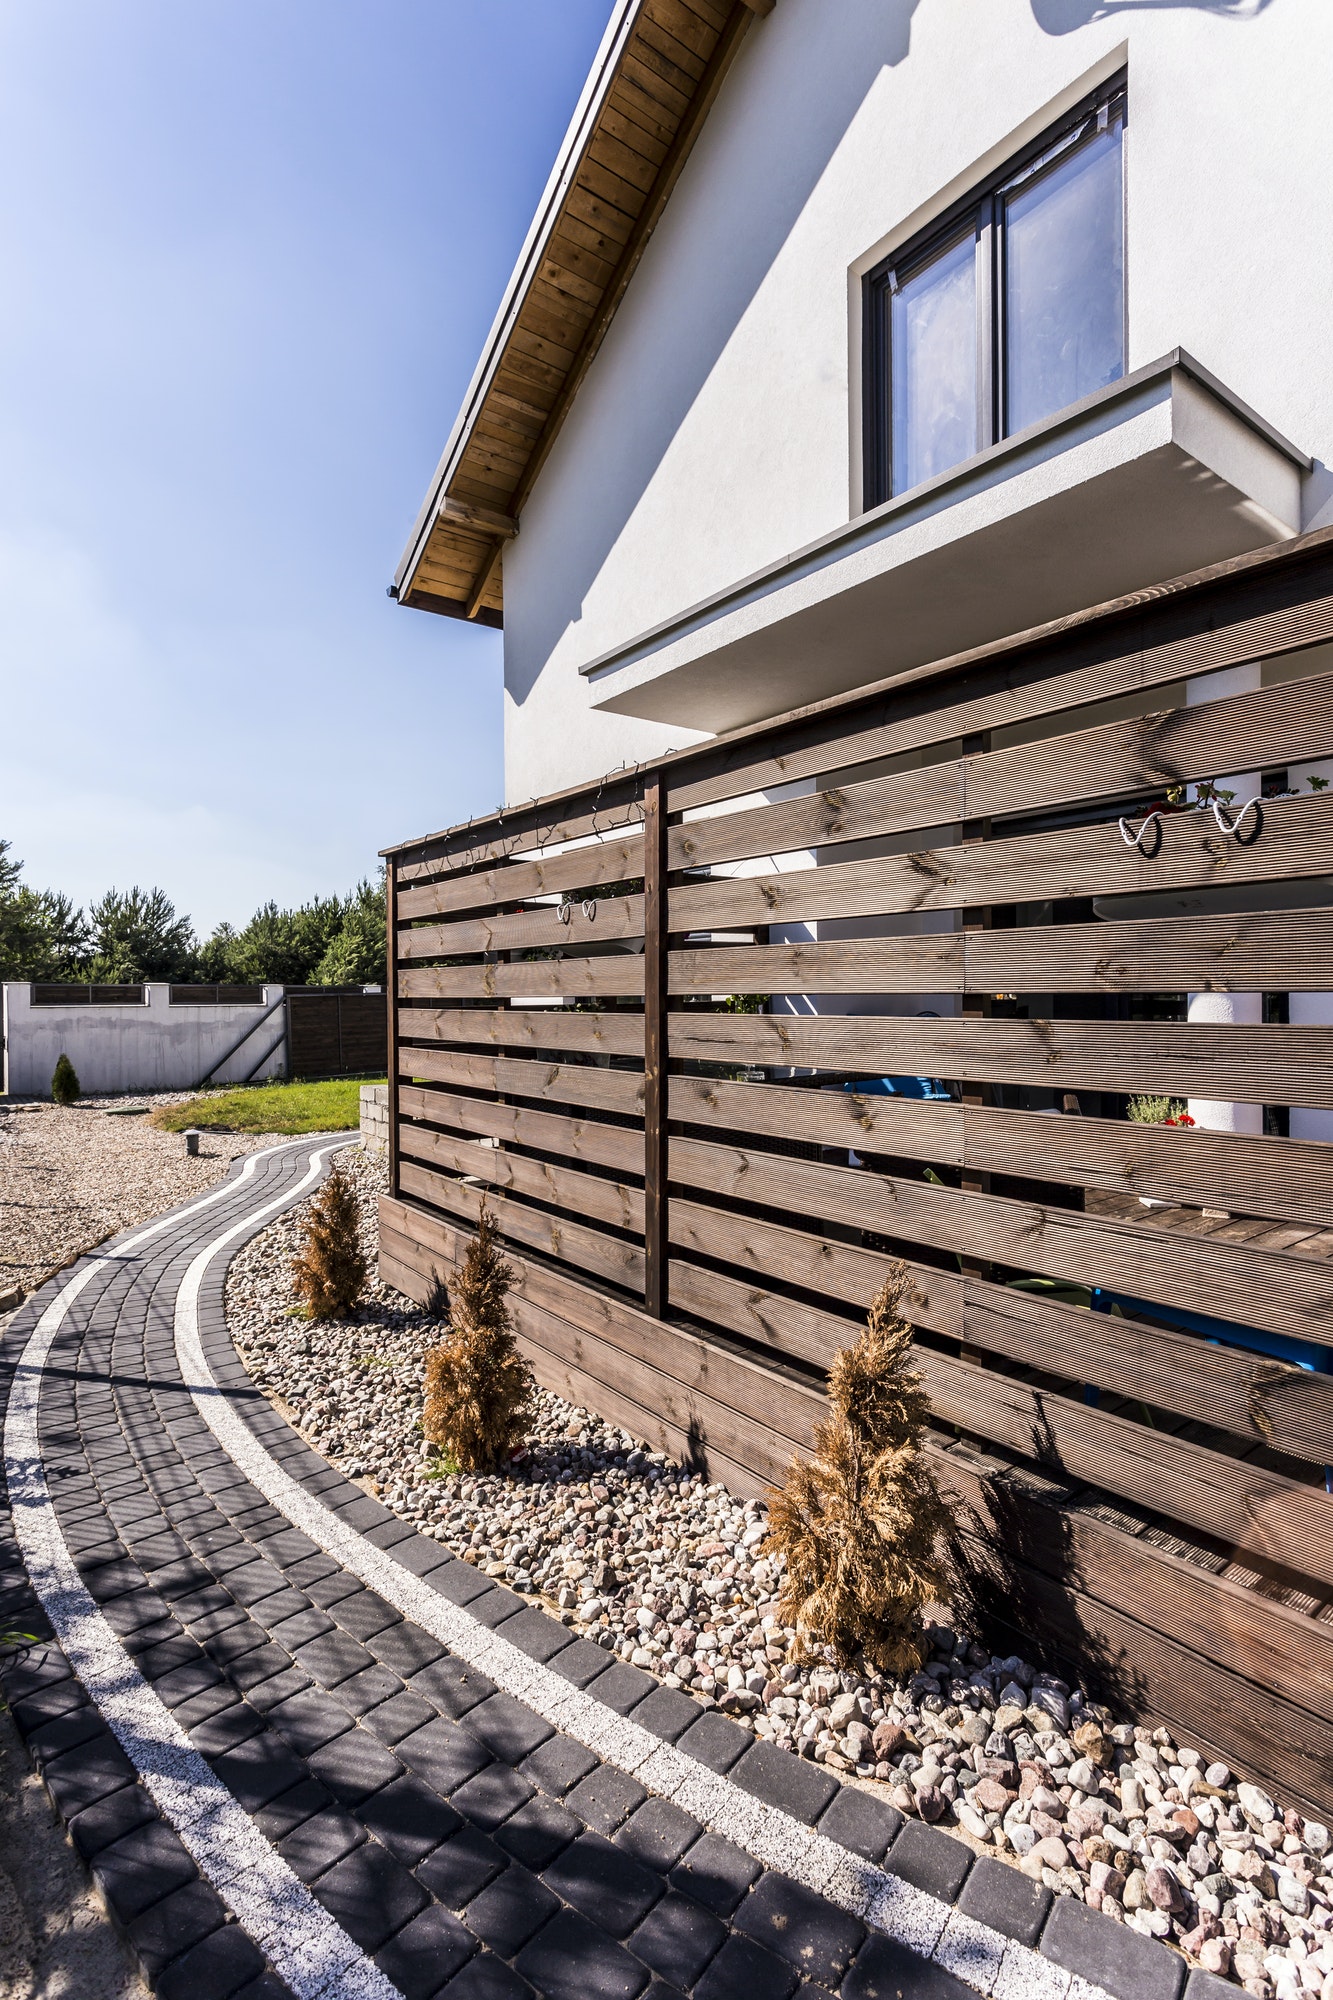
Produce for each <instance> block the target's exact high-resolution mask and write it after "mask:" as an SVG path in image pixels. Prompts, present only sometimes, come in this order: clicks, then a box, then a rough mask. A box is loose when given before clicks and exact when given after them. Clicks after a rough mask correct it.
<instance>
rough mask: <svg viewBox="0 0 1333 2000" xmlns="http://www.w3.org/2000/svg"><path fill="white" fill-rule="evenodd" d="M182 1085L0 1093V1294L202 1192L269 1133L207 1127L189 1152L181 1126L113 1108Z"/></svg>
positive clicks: (30, 1283) (165, 1099)
mask: <svg viewBox="0 0 1333 2000" xmlns="http://www.w3.org/2000/svg"><path fill="white" fill-rule="evenodd" d="M183 1101H184V1100H183V1095H182V1093H180V1092H174V1093H170V1094H162V1095H158V1096H139V1097H95V1098H88V1099H86V1100H84V1101H83V1102H82V1103H79V1104H73V1105H70V1106H68V1107H64V1106H61V1105H57V1104H32V1103H8V1102H6V1101H4V1100H0V1300H2V1299H3V1298H4V1296H5V1294H6V1293H7V1292H8V1291H10V1290H11V1288H12V1287H13V1286H15V1285H17V1286H18V1287H19V1289H20V1290H21V1291H23V1292H24V1293H27V1292H30V1291H32V1290H33V1289H34V1288H35V1287H36V1286H38V1285H40V1284H41V1283H42V1282H43V1280H44V1279H46V1278H49V1277H50V1275H51V1273H52V1272H53V1271H59V1270H61V1269H62V1268H63V1267H64V1265H66V1264H68V1263H70V1262H71V1260H72V1259H73V1258H75V1257H77V1256H79V1255H80V1254H81V1253H82V1252H83V1251H85V1250H89V1249H91V1248H92V1246H93V1244H95V1243H100V1242H101V1241H102V1240H103V1238H104V1237H107V1236H112V1235H115V1234H116V1233H117V1232H118V1231H120V1230H122V1229H129V1228H131V1227H132V1226H133V1225H134V1224H135V1223H136V1222H144V1221H146V1220H147V1219H148V1218H149V1217H150V1216H154V1215H161V1214H162V1213H163V1212H164V1211H165V1210H167V1209H169V1208H174V1207H176V1206H177V1204H178V1203H180V1202H183V1201H188V1200H189V1198H190V1196H191V1195H196V1194H202V1193H203V1191H204V1190H205V1189H206V1188H209V1187H211V1186H212V1185H213V1183H214V1181H217V1180H221V1178H222V1176H223V1174H225V1173H226V1171H227V1168H228V1167H229V1166H230V1165H231V1162H232V1161H233V1160H234V1159H235V1158H236V1156H237V1154H238V1153H252V1152H255V1151H256V1150H257V1149H259V1148H260V1147H263V1146H274V1145H278V1144H280V1143H281V1142H280V1141H279V1140H277V1139H275V1138H274V1137H273V1136H272V1135H271V1134H263V1135H260V1134H256V1133H252V1132H234V1133H218V1132H206V1133H205V1134H204V1137H203V1139H202V1140H201V1141H200V1146H199V1156H198V1158H197V1159H189V1158H187V1157H186V1153H185V1141H184V1139H183V1138H182V1137H181V1135H180V1133H179V1132H158V1131H155V1130H154V1128H153V1127H152V1126H151V1125H150V1124H149V1123H148V1119H147V1116H146V1115H145V1116H135V1117H123V1116H116V1115H114V1114H115V1113H117V1112H118V1111H121V1110H123V1109H124V1108H125V1107H127V1106H131V1105H142V1106H143V1109H144V1112H145V1114H146V1113H147V1112H149V1111H151V1110H153V1109H154V1108H155V1107H156V1106H157V1105H159V1104H179V1103H181V1102H183Z"/></svg>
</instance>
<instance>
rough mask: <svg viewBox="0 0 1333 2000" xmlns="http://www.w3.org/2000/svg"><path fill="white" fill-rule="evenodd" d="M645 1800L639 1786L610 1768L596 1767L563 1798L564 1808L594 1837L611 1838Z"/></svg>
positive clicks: (621, 1772) (607, 1766) (642, 1790)
mask: <svg viewBox="0 0 1333 2000" xmlns="http://www.w3.org/2000/svg"><path fill="white" fill-rule="evenodd" d="M647 1796H648V1794H647V1792H645V1790H644V1789H643V1786H642V1785H638V1784H636V1783H635V1782H634V1780H633V1778H631V1777H628V1776H626V1774H625V1772H624V1771H620V1770H617V1768H616V1766H615V1765H614V1764H599V1765H598V1766H597V1768H596V1770H595V1771H591V1772H590V1773H589V1774H588V1776H587V1777H586V1778H583V1779H581V1780H580V1781H579V1783H578V1784H577V1785H575V1787H574V1789H573V1790H572V1791H570V1792H567V1793H566V1794H565V1804H566V1805H567V1806H568V1807H569V1810H570V1811H571V1812H576V1813H577V1814H578V1816H579V1818H580V1819H581V1820H586V1821H587V1823H588V1825H589V1826H590V1827H591V1828H592V1829H593V1831H594V1833H605V1834H611V1833H614V1832H615V1830H616V1828H617V1827H618V1826H619V1825H620V1824H621V1822H622V1820H626V1819H628V1818H629V1815H630V1814H631V1813H632V1812H635V1811H636V1810H637V1809H638V1807H639V1806H641V1805H642V1804H643V1802H644V1800H645V1799H646V1798H647Z"/></svg>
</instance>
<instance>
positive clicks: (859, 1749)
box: [227, 1152, 1333, 2000]
mask: <svg viewBox="0 0 1333 2000" xmlns="http://www.w3.org/2000/svg"><path fill="white" fill-rule="evenodd" d="M345 1161H346V1165H347V1168H348V1171H349V1172H350V1173H351V1174H352V1176H353V1178H354V1180H355V1182H356V1185H357V1188H358V1191H359V1193H360V1195H361V1197H362V1231H363V1237H364V1241H365V1246H366V1252H367V1256H368V1258H369V1259H370V1260H371V1268H372V1269H373V1268H374V1265H373V1259H374V1256H375V1251H376V1244H375V1230H376V1224H375V1197H376V1195H377V1194H379V1193H380V1192H382V1191H384V1189H385V1186H386V1175H385V1169H384V1167H383V1165H382V1164H381V1163H379V1162H378V1161H374V1160H371V1159H369V1158H368V1157H367V1156H366V1155H365V1154H363V1153H360V1152H354V1153H350V1154H348V1155H346V1156H345ZM299 1234H300V1212H299V1211H298V1212H294V1213H293V1214H291V1215H288V1216H284V1217H282V1218H280V1219H279V1220H278V1221H277V1222H275V1223H274V1224H272V1225H271V1226H270V1227H269V1228H268V1229H267V1230H265V1231H264V1232H263V1233H262V1234H261V1235H260V1236H258V1237H257V1238H255V1240H254V1241H253V1242H252V1243H251V1244H250V1245H248V1246H247V1248H246V1249H245V1250H243V1251H242V1252H241V1253H240V1255H239V1256H238V1257H237V1259H236V1261H235V1263H234V1264H233V1266H232V1269H231V1274H230V1277H229V1279H228V1285H227V1314H228V1320H229V1323H230V1326H231V1330H232V1334H233V1336H234V1338H235V1340H236V1343H237V1347H238V1349H239V1351H240V1354H241V1357H242V1359H243V1361H244V1362H245V1365H246V1367H247V1369H248V1370H249V1372H250V1374H251V1376H252V1377H253V1379H254V1380H255V1382H256V1383H257V1384H258V1385H259V1386H260V1387H261V1388H262V1389H263V1390H264V1391H265V1392H266V1393H267V1394H268V1395H269V1396H270V1397H271V1398H272V1399H273V1400H274V1401H275V1402H276V1403H277V1404H278V1405H279V1407H281V1408H282V1409H283V1410H284V1412H285V1413H286V1414H287V1416H288V1417H289V1418H290V1419H291V1420H292V1421H293V1422H294V1423H295V1424H296V1425H297V1426H298V1428H299V1429H300V1430H301V1432H302V1435H303V1436H305V1437H306V1438H307V1439H308V1440H309V1442H310V1443H311V1444H312V1445H314V1447H315V1448H316V1449H317V1450H319V1451H320V1452H322V1453H323V1454H324V1455H325V1456H326V1457H328V1458H329V1459H331V1460H332V1461H333V1463H334V1464H336V1465H337V1466H338V1467H339V1468H340V1469H341V1470H342V1471H343V1472H345V1473H346V1474H348V1475H349V1476H350V1477H352V1478H355V1479H360V1480H362V1481H363V1482H364V1483H365V1484H366V1486H367V1487H368V1489H369V1490H371V1491H373V1492H374V1493H376V1494H378V1496H379V1497H380V1498H381V1499H382V1500H383V1501H384V1502H385V1504H386V1505H388V1506H390V1507H392V1508H393V1509H394V1510H395V1512H397V1513H398V1514H400V1515H401V1516H403V1517H404V1518H405V1519H407V1520H411V1521H413V1522H415V1524H416V1525H417V1526H418V1528H420V1529H421V1531H422V1532H423V1533H425V1534H427V1535H431V1536H433V1537H434V1538H435V1539H437V1540H438V1541H440V1542H442V1543H443V1544H445V1545H446V1546H447V1547H448V1548H450V1549H452V1550H453V1551H455V1552H456V1553H457V1554H459V1555H461V1556H462V1557H463V1559H464V1560H465V1561H468V1562H475V1563H476V1564H477V1565H478V1566H479V1567H480V1568H481V1569H482V1570H483V1571H484V1572H485V1573H486V1574H487V1575H488V1576H494V1577H497V1578H503V1579H504V1580H505V1581H506V1582H507V1583H508V1584H509V1585H510V1586H511V1587H512V1588H514V1589H515V1590H518V1591H521V1592H524V1593H526V1594H527V1595H529V1596H531V1597H533V1598H534V1599H536V1600H540V1601H542V1602H544V1603H545V1604H546V1605H547V1606H548V1608H549V1609H550V1610H552V1611H553V1612H554V1614H555V1615H556V1616H557V1617H559V1618H561V1619H563V1621H564V1622H565V1623H566V1624H568V1625H571V1626H573V1627H575V1628H576V1629H577V1630H579V1631H581V1632H584V1633H586V1634H587V1635H588V1636H589V1637H591V1638H592V1639H594V1640H595V1641H596V1642H597V1643H598V1644H600V1645H602V1646H605V1647H606V1648H607V1649H608V1651H611V1652H614V1653H615V1654H617V1655H618V1656H619V1657H621V1658H623V1659H626V1660H629V1661H630V1662H631V1663H632V1664H633V1665H635V1666H638V1667H643V1668H646V1669H647V1670H648V1671H649V1672H651V1673H654V1674H656V1675H658V1676H659V1678H661V1679H662V1680H663V1681H665V1683H666V1684H667V1685H668V1686H669V1687H679V1688H684V1689H685V1690H686V1691H687V1692H689V1693H690V1694H692V1695H694V1696H695V1697H696V1698H697V1699H699V1700H700V1701H701V1702H702V1703H704V1704H706V1705H710V1706H711V1705H716V1706H717V1707H719V1708H721V1709H722V1710H724V1711H725V1712H726V1713H728V1714H731V1715H733V1716H734V1717H735V1718H736V1719H737V1720H738V1721H739V1722H741V1723H742V1724H743V1725H744V1726H745V1727H747V1728H749V1729H752V1730H753V1731H754V1733H755V1734H756V1735H758V1736H763V1737H767V1738H769V1739H770V1740H772V1741H773V1742H776V1743H779V1744H782V1745H785V1746H786V1747H788V1748H789V1749H791V1750H792V1751H793V1753H794V1754H798V1755H801V1756H807V1757H812V1758H814V1760H815V1761H816V1762H819V1763H825V1764H827V1765H828V1766H829V1767H830V1768H831V1769H833V1770H836V1771H837V1772H839V1773H840V1774H841V1775H843V1776H845V1777H848V1778H851V1779H854V1780H856V1781H858V1782H861V1783H864V1784H865V1785H867V1786H868V1787H869V1788H871V1789H873V1790H875V1791H876V1792H878V1793H879V1794H880V1796H882V1797H885V1798H887V1799H889V1800H891V1801H892V1803H893V1804H894V1805H895V1806H897V1807H898V1808H899V1810H900V1811H902V1812H904V1813H909V1814H913V1815H915V1816H919V1817H921V1818H923V1819H926V1820H932V1821H936V1822H937V1823H939V1824H941V1825H944V1826H947V1827H948V1828H949V1829H950V1830H951V1831H953V1832H955V1833H957V1834H958V1835H959V1836H960V1837H961V1838H964V1839H966V1840H967V1841H968V1842H969V1843H970V1844H971V1845H972V1846H973V1847H975V1848H978V1849H981V1850H983V1851H985V1852H987V1853H990V1854H992V1855H999V1856H1002V1857H1003V1858H1004V1859H1006V1860H1008V1861H1010V1862H1011V1863H1013V1864H1015V1865H1017V1866H1018V1867H1020V1868H1021V1869H1022V1871H1023V1873H1024V1874H1026V1875H1029V1876H1032V1877H1034V1878H1036V1879H1038V1880H1040V1881H1042V1882H1044V1883H1045V1884H1046V1885H1047V1886H1048V1887H1049V1888H1051V1889H1053V1890H1054V1891H1055V1892H1056V1893H1057V1894H1060V1895H1072V1896H1079V1897H1081V1898H1082V1899H1083V1900H1084V1901H1086V1902H1087V1903H1089V1904H1090V1905H1091V1906H1092V1907H1093V1908H1094V1909H1100V1910H1101V1911H1103V1913H1104V1914H1106V1915H1107V1916H1110V1917H1112V1918H1116V1919H1119V1920H1121V1921H1123V1922H1125V1923H1127V1924H1129V1925H1131V1926H1132V1927H1133V1928H1135V1929H1136V1930H1139V1931H1143V1932H1145V1933H1148V1934H1150V1935H1152V1936H1156V1937H1159V1938H1164V1939H1167V1940H1169V1941H1171V1942H1172V1943H1174V1944H1176V1945H1177V1946H1179V1947H1180V1948H1181V1949H1183V1950H1184V1951H1185V1952H1186V1953H1187V1954H1188V1955H1189V1957H1190V1958H1191V1959H1193V1960H1194V1961H1195V1962H1197V1963H1199V1964H1201V1965H1203V1966H1204V1967H1206V1968H1207V1969H1208V1970H1209V1971H1211V1972H1214V1973H1219V1974H1221V1975H1223V1976H1229V1977H1231V1978H1232V1979H1234V1980H1236V1981H1238V1982H1239V1983H1240V1984H1242V1985H1243V1986H1244V1987H1245V1988H1246V1990H1247V1991H1249V1992H1251V1993H1254V1994H1257V1995H1266V1996H1276V2000H1296V1996H1298V1995H1302V1994H1312V1995H1317V1996H1319V2000H1333V1855H1331V1854H1330V1851H1329V1850H1330V1837H1329V1833H1328V1830H1327V1829H1326V1828H1325V1827H1323V1826H1321V1825H1317V1824H1316V1823H1315V1822H1314V1821H1307V1820H1304V1819H1303V1818H1302V1817H1301V1815H1300V1814H1299V1813H1298V1812H1295V1811H1294V1810H1292V1809H1290V1808H1288V1809H1286V1810H1285V1811H1284V1810H1283V1809H1282V1807H1281V1805H1280V1803H1276V1802H1275V1801H1274V1800H1272V1799H1271V1798H1269V1797H1268V1796H1267V1795H1266V1794H1265V1793H1264V1792H1263V1791H1262V1790H1260V1789H1259V1788H1258V1787H1257V1786H1254V1785H1249V1784H1244V1783H1240V1782H1238V1781H1237V1779H1236V1778H1235V1777H1234V1776H1233V1774H1232V1773H1231V1772H1230V1771H1229V1770H1228V1769H1227V1767H1226V1766H1225V1765H1223V1764H1218V1763H1210V1762H1209V1761H1208V1759H1207V1758H1206V1757H1205V1756H1204V1755H1202V1754H1201V1753H1200V1752H1199V1751H1198V1750H1195V1749H1193V1748H1191V1747H1190V1746H1189V1745H1187V1744H1183V1743H1178V1742H1177V1741H1176V1739H1175V1738H1174V1737H1173V1736H1172V1735H1171V1734H1170V1733H1169V1732H1168V1731H1167V1730H1165V1729H1156V1730H1150V1729H1147V1728H1145V1727H1143V1726H1135V1725H1133V1724H1131V1723H1128V1722H1122V1721H1120V1720H1119V1719H1118V1718H1117V1717H1115V1716H1114V1715H1113V1714H1112V1713H1111V1712H1110V1711H1109V1710H1108V1709H1107V1708H1105V1707H1103V1706H1101V1705H1099V1704H1098V1703H1096V1702H1094V1701H1092V1700H1090V1699H1087V1698H1085V1697H1084V1695H1083V1693H1082V1692H1081V1690H1079V1689H1077V1688H1070V1687H1069V1686H1068V1685H1067V1684H1066V1683H1065V1682H1064V1681H1061V1680H1059V1679H1058V1678H1056V1677H1054V1676H1052V1675H1050V1674H1046V1673H1042V1672H1038V1671H1036V1670H1035V1669H1034V1668H1033V1667H1032V1666H1031V1665H1030V1664H1029V1663H1028V1662H1026V1661H1025V1660H1023V1659H1020V1658H1018V1657H1017V1656H1014V1657H1009V1658H1004V1659H1001V1658H999V1657H998V1656H993V1655H991V1654H990V1653H988V1652H986V1651H985V1650H984V1649H983V1648H982V1647H980V1646H979V1645H977V1644H975V1643H973V1642H972V1641H971V1640H970V1639H969V1638H968V1636H967V1635H966V1634H965V1633H959V1634H955V1633H954V1632H953V1631H952V1630H951V1629H950V1628H948V1627H946V1626H943V1625H934V1626H932V1627H931V1630H930V1636H931V1641H932V1653H931V1657H930V1659H929V1661H928V1662H927V1664H926V1666H925V1667H924V1669H923V1670H922V1672H920V1673H919V1674H917V1675H915V1676H913V1677H912V1679H911V1680H909V1681H907V1682H905V1683H901V1684H899V1683H895V1682H893V1681H892V1680H890V1679H886V1678H883V1677H880V1676H875V1675H870V1676H864V1675H860V1674H855V1673H843V1672H839V1671H838V1670H837V1669H836V1668H835V1667H834V1666H833V1665H832V1664H831V1663H829V1662H827V1661H823V1662H821V1661H818V1660H815V1661H806V1662H802V1663H800V1664H797V1663H796V1662H794V1661H792V1660H791V1659H790V1658H789V1657H788V1655H789V1649H790V1644H791V1638H792V1635H791V1633H790V1632H789V1631H788V1630H786V1629H784V1628H783V1627H782V1626H781V1624H780V1623H779V1621H778V1618H777V1615H776V1606H775V1596H776V1592H777V1590H778V1587H779V1584H780V1575H779V1573H778V1568H777V1565H776V1563H775V1561H774V1560H773V1559H772V1558H770V1557H767V1556H766V1555H765V1554H764V1551H763V1542H764V1536H765V1510H764V1508H763V1505H762V1504H761V1503H760V1502H758V1501H745V1502H741V1501H737V1500H735V1499H733V1498H732V1497H731V1496H730V1495H729V1494H728V1493H727V1492H726V1491H725V1489H724V1488H722V1487H721V1486H716V1485H709V1484H708V1483H707V1482H706V1481H705V1480H704V1479H703V1478H701V1477H700V1476H699V1475H698V1474H691V1473H690V1472H689V1471H688V1470H687V1469H684V1468H682V1467H680V1466H678V1465H675V1464H673V1463H672V1462H671V1461H670V1460H668V1459H666V1458H664V1457H663V1456H662V1454H661V1453H658V1452H652V1451H649V1450H648V1449H647V1448H646V1447H644V1446H643V1445H641V1444H640V1443H639V1442H638V1441H637V1440H636V1439H634V1438H632V1437H630V1436H629V1435H628V1434H627V1433H626V1432H624V1431H621V1430H618V1429H617V1428H616V1427H615V1426H614V1425H610V1424H606V1423H603V1422H602V1421H601V1420H600V1419H599V1418H597V1417H595V1416H592V1415H590V1414H589V1413H588V1412H587V1411H585V1410H578V1409H574V1408H572V1407H571V1406H570V1405H569V1404H567V1403H565V1402H562V1401H561V1399H560V1398H559V1397H558V1396H554V1395H551V1394H549V1393H547V1392H545V1391H543V1392H541V1394H540V1396H539V1401H538V1416H537V1422H536V1425H535V1428H534V1430H533V1432H532V1435H531V1437H530V1440H529V1445H528V1450H527V1453H526V1455H525V1456H524V1457H523V1459H522V1460H521V1461H520V1462H516V1463H515V1464H514V1465H513V1466H512V1467H511V1468H510V1469H509V1471H508V1472H507V1473H505V1474H504V1475H503V1476H498V1477H493V1478H473V1477H468V1476H466V1475H460V1474H454V1473H450V1472H448V1471H446V1470H444V1469H443V1468H442V1467H441V1466H440V1464H439V1463H438V1461H437V1460H436V1457H435V1454H434V1453H433V1451H432V1449H431V1447H430V1446H428V1445H427V1444H426V1442H425V1440H424V1439H423V1437H422V1435H421V1430H420V1423H419V1416H420V1408H421V1392H422V1374H423V1365H422V1364H423V1357H424V1355H425V1352H426V1350H427V1348H429V1347H430V1346H431V1345H432V1344H433V1343H434V1342H435V1341H437V1340H438V1339H439V1338H440V1337H441V1335H442V1333H443V1330H444V1328H443V1324H442V1322H440V1321H439V1320H436V1319H432V1318H431V1317H430V1316H429V1315H428V1314H427V1313H426V1312H425V1311H423V1310H422V1309H421V1308H419V1307H417V1306H415V1305H413V1304H412V1303H411V1302H410V1301H409V1300H406V1299H404V1297H403V1295H402V1294H401V1293H400V1292H397V1291H394V1290H393V1289H392V1288H391V1287H389V1286H387V1285H382V1284H379V1283H376V1284H373V1285H372V1286H371V1287H370V1288H369V1289H368V1291H367V1294H366V1298H365V1301H364V1302H363V1304H362V1306H361V1307H360V1308H359V1309H358V1312H357V1315H356V1317H355V1318H354V1319H353V1320H350V1321H345V1322H338V1323H326V1324H323V1325H320V1324H311V1323H308V1322H305V1321H303V1320H301V1319H299V1318H296V1317H294V1316H293V1309H292V1291H291V1281H290V1262H291V1258H292V1256H293V1255H294V1254H295V1251H296V1248H297V1244H298V1238H299ZM1034 1650H1035V1649H1034Z"/></svg>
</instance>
